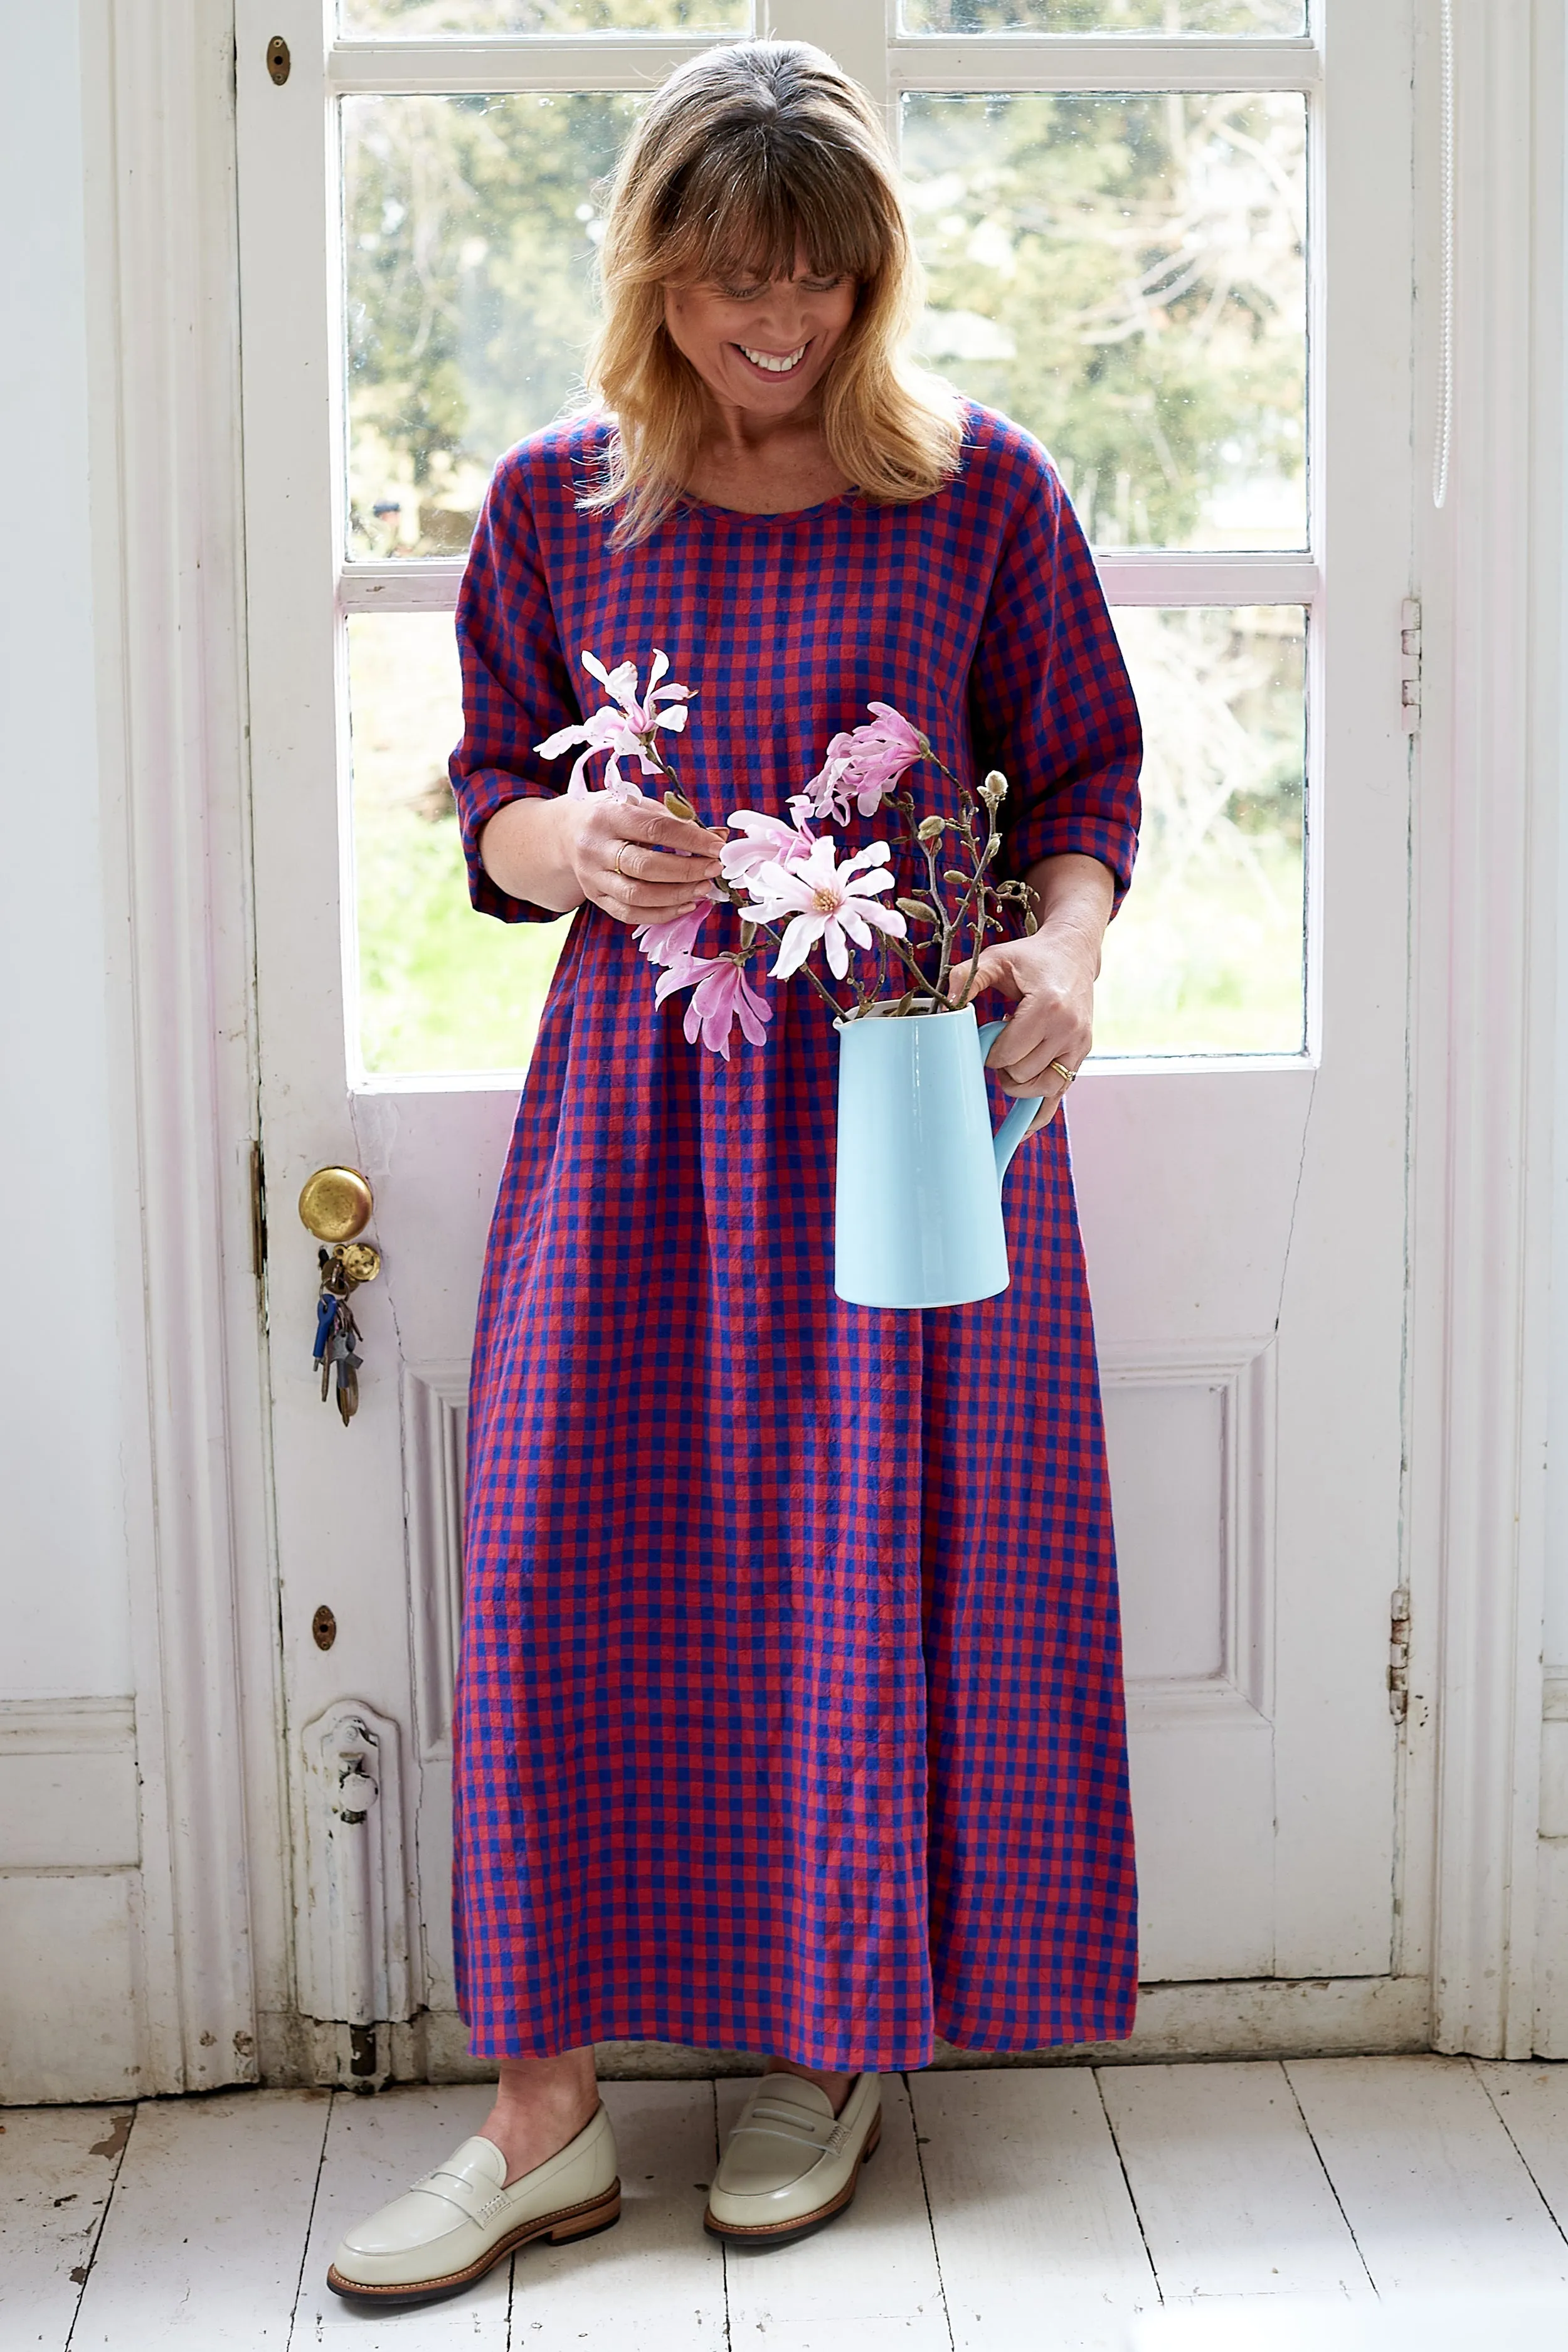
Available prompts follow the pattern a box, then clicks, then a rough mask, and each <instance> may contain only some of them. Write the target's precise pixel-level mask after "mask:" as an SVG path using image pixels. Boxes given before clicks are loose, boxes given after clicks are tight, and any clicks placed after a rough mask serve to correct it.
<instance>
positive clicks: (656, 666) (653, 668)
mask: <svg viewBox="0 0 1568 2352" xmlns="http://www.w3.org/2000/svg"><path fill="white" fill-rule="evenodd" d="M668 667H669V656H668V654H667V653H662V652H661V651H660V650H659V648H658V646H655V647H654V649H653V659H652V661H651V662H649V664H648V669H647V700H648V701H650V702H651V701H652V700H653V690H654V688H655V687H656V686H657V685H658V682H659V679H660V678H661V677H663V676H664V674H665V672H666V671H667V670H668Z"/></svg>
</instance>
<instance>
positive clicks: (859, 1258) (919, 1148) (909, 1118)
mask: <svg viewBox="0 0 1568 2352" xmlns="http://www.w3.org/2000/svg"><path fill="white" fill-rule="evenodd" d="M1004 1025H1005V1024H1003V1023H1002V1022H1000V1021H988V1022H987V1023H986V1024H985V1026H984V1029H981V1028H977V1026H976V1025H975V1019H974V1008H973V1005H971V1004H966V1005H965V1006H964V1007H963V1011H962V1012H958V1013H910V1014H908V1015H906V1016H905V1017H904V1018H902V1019H900V1020H894V1021H889V1020H887V1019H879V1018H877V1017H876V1016H875V1015H871V1016H869V1017H863V1018H862V1019H860V1020H858V1021H840V1022H839V1023H838V1024H837V1029H838V1192H837V1219H836V1229H835V1240H834V1253H835V1254H834V1276H833V1286H834V1288H835V1290H837V1293H838V1296H839V1297H840V1298H847V1299H848V1300H849V1301H850V1302H851V1303H852V1304H853V1305H854V1306H857V1307H963V1306H964V1305H966V1304H967V1303H968V1302H969V1301H970V1300H971V1299H974V1298H994V1297H995V1295H996V1293H997V1292H998V1291H999V1290H1005V1289H1006V1287H1007V1282H1008V1271H1007V1236H1006V1234H1005V1231H1004V1229H1003V1224H1002V1179H1003V1178H1004V1176H1005V1174H1006V1172H1007V1164H1008V1162H1009V1160H1011V1159H1012V1157H1013V1154H1014V1152H1015V1151H1016V1150H1017V1149H1018V1146H1019V1144H1020V1143H1022V1141H1023V1140H1024V1137H1025V1135H1026V1133H1027V1131H1028V1127H1029V1122H1030V1120H1031V1119H1032V1118H1034V1116H1035V1113H1036V1111H1037V1110H1038V1108H1039V1107H1040V1101H1041V1097H1039V1096H1038V1095H1035V1096H1032V1097H1029V1096H1021V1097H1019V1099H1018V1100H1017V1101H1016V1103H1015V1104H1014V1105H1013V1108H1012V1109H1011V1110H1010V1111H1009V1112H1008V1113H1007V1116H1006V1118H1005V1119H1004V1120H1003V1121H1002V1124H1001V1126H1000V1127H999V1128H998V1129H996V1132H995V1134H994V1135H993V1133H992V1131H991V1106H990V1103H989V1102H988V1101H987V1099H986V1095H985V1056H986V1055H987V1054H988V1053H989V1051H990V1049H991V1044H992V1040H993V1039H994V1037H995V1036H996V1035H997V1034H998V1032H999V1031H1000V1030H1001V1029H1002V1028H1003V1026H1004Z"/></svg>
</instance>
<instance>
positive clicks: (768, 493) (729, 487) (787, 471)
mask: <svg viewBox="0 0 1568 2352" xmlns="http://www.w3.org/2000/svg"><path fill="white" fill-rule="evenodd" d="M691 472H692V478H691V479H690V480H689V482H688V483H687V485H686V488H688V489H689V491H690V492H691V494H692V496H693V497H694V498H698V499H703V500H705V501H706V502H707V503H708V504H709V505H710V506H718V507H731V508H733V509H735V510H736V511H737V512H738V513H741V514H789V513H792V512H794V511H795V509H797V508H800V507H814V506H820V505H821V504H822V502H823V500H824V499H832V498H837V496H838V494H839V493H840V492H841V491H843V490H847V489H848V488H851V487H852V486H851V484H850V483H849V481H848V480H847V478H846V477H845V475H843V474H842V473H841V472H840V471H839V469H838V467H837V466H836V465H835V464H834V462H833V457H832V454H831V452H830V451H829V449H828V446H827V436H826V434H825V433H824V431H823V429H822V418H821V414H820V406H819V404H817V403H816V402H813V403H812V404H811V407H810V409H809V410H804V411H802V412H798V413H795V414H794V415H788V416H782V417H777V418H773V417H768V418H759V417H757V416H755V415H750V414H748V412H747V411H746V410H744V409H742V408H738V407H731V404H729V403H728V402H721V401H718V400H715V399H714V398H713V397H712V395H711V394H710V395H709V399H708V417H707V425H706V429H705V430H704V433H703V436H702V439H701V442H700V445H699V447H698V452H697V458H696V462H695V464H694V465H693V467H692V469H691Z"/></svg>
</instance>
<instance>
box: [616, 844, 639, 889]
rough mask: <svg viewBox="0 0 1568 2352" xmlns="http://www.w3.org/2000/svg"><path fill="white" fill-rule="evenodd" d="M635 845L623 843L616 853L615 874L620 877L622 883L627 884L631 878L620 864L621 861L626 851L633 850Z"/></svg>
mask: <svg viewBox="0 0 1568 2352" xmlns="http://www.w3.org/2000/svg"><path fill="white" fill-rule="evenodd" d="M635 847H636V843H635V842H630V841H623V842H622V844H621V845H620V847H619V848H618V849H617V850H616V873H617V874H618V875H619V876H620V877H621V880H622V881H623V882H629V881H630V880H631V876H630V875H629V874H628V873H627V872H626V867H625V866H623V865H622V864H621V860H622V858H623V857H624V856H626V852H627V850H628V849H633V848H635Z"/></svg>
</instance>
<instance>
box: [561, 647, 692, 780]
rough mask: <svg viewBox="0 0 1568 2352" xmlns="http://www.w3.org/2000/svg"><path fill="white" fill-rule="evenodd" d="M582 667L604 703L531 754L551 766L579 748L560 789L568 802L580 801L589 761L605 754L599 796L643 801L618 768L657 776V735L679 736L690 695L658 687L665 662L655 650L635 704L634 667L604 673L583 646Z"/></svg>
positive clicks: (620, 666) (682, 688)
mask: <svg viewBox="0 0 1568 2352" xmlns="http://www.w3.org/2000/svg"><path fill="white" fill-rule="evenodd" d="M583 667H584V669H585V670H586V671H587V672H588V675H589V676H590V677H596V678H597V679H598V681H599V683H600V685H601V686H603V688H605V692H606V693H607V694H608V695H609V697H610V700H609V701H608V702H607V703H604V704H602V705H601V707H600V708H599V709H597V710H593V711H590V712H589V714H588V716H587V718H586V719H584V721H583V724H582V725H581V726H580V727H562V728H559V729H558V730H556V732H555V733H554V734H553V735H547V736H546V737H545V739H544V740H543V742H542V743H536V744H535V745H534V747H533V748H534V750H535V751H537V752H538V753H539V756H540V758H541V759H542V760H555V759H559V758H560V756H561V754H562V752H563V751H570V749H571V747H572V745H573V744H574V743H581V744H582V745H583V747H584V748H583V750H582V751H580V752H579V753H578V755H577V757H576V759H575V760H574V761H573V763H572V773H571V776H570V778H569V779H568V781H567V785H566V790H567V792H568V793H570V794H571V795H572V797H573V798H574V799H579V798H581V796H582V794H583V793H585V792H587V790H588V789H589V787H588V782H587V773H586V771H587V766H588V762H589V761H590V760H591V759H592V758H593V757H594V755H595V752H596V751H607V752H608V753H609V755H610V757H609V761H608V763H607V765H606V767H605V791H606V792H611V793H616V795H617V797H618V798H620V799H622V800H629V801H640V800H641V799H643V798H644V794H643V792H642V788H641V786H640V785H638V784H636V783H634V782H632V781H631V779H630V778H629V777H627V776H624V775H623V774H622V773H621V765H620V763H621V761H623V760H633V759H635V760H637V761H639V762H640V764H641V768H642V772H643V774H644V775H645V776H657V775H660V774H662V773H663V762H662V761H661V760H660V759H659V757H658V740H657V738H658V729H659V728H661V727H668V729H669V730H671V731H672V732H673V733H675V734H677V735H679V732H680V730H681V729H682V728H683V727H684V726H685V724H686V719H687V711H686V705H687V703H688V701H689V699H690V695H691V689H690V688H689V687H687V686H677V685H675V684H673V683H671V684H670V685H668V686H661V685H660V684H659V680H660V678H662V677H663V676H664V674H665V672H666V670H667V669H668V667H669V656H668V654H662V653H660V652H658V649H657V648H656V649H655V652H654V656H653V662H652V666H651V667H650V668H649V670H648V674H647V694H646V695H644V696H643V697H642V698H641V699H640V700H639V699H638V697H637V664H636V663H635V662H629V661H624V662H619V663H617V665H616V667H615V668H614V669H606V668H605V665H604V663H603V662H602V661H600V660H598V658H597V657H596V656H595V655H593V654H591V653H589V651H588V650H587V648H586V646H584V651H583ZM665 702H668V703H671V704H673V705H674V708H673V709H668V710H661V709H659V705H660V703H665Z"/></svg>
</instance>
